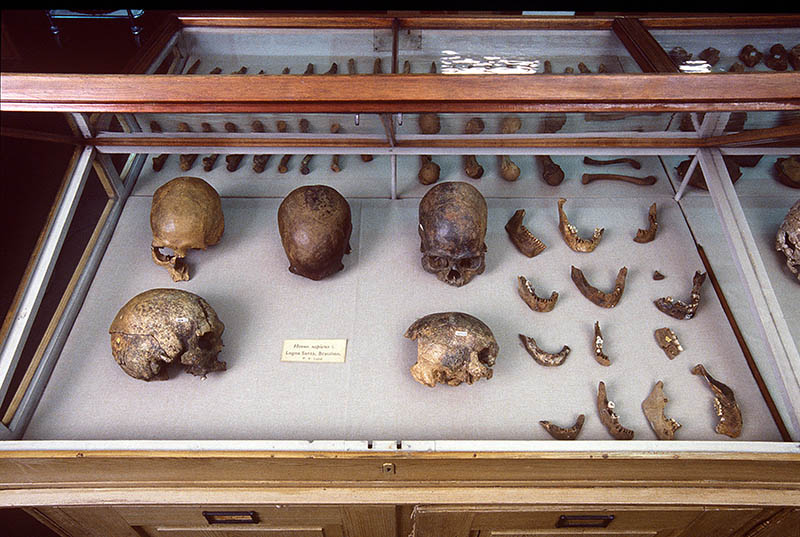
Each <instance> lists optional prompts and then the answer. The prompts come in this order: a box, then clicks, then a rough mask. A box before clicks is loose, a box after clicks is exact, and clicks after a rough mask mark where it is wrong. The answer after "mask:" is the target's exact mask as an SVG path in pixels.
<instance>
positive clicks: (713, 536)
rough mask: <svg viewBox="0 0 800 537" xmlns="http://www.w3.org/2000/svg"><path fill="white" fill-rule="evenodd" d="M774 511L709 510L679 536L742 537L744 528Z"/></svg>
mask: <svg viewBox="0 0 800 537" xmlns="http://www.w3.org/2000/svg"><path fill="white" fill-rule="evenodd" d="M773 511H775V509H758V508H742V509H738V508H726V509H708V510H706V511H705V512H704V513H703V514H702V515H700V516H699V517H698V518H697V520H695V521H694V522H693V523H692V524H690V525H689V526H688V527H687V528H686V529H684V531H683V532H681V533H680V534H679V535H680V536H681V537H693V536H695V535H703V536H704V537H728V536H733V535H737V536H738V535H740V534H739V533H738V530H740V529H742V527H743V526H747V525H748V523H751V521H753V520H754V519H758V517H760V516H761V517H766V516H767V515H768V514H772V512H773ZM764 513H767V514H764ZM751 525H752V523H751Z"/></svg>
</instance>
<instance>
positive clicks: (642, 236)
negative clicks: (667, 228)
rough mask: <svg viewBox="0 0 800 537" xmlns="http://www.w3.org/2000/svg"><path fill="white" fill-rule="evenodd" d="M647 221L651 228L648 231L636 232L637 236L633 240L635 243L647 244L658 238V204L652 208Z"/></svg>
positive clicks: (640, 230) (639, 230)
mask: <svg viewBox="0 0 800 537" xmlns="http://www.w3.org/2000/svg"><path fill="white" fill-rule="evenodd" d="M647 220H648V222H649V226H648V227H647V229H638V230H636V236H635V237H634V238H633V240H634V241H635V242H639V243H646V242H650V241H652V240H653V239H655V238H656V231H657V230H658V222H657V221H656V204H655V203H654V204H652V205H651V206H650V210H649V211H648V213H647Z"/></svg>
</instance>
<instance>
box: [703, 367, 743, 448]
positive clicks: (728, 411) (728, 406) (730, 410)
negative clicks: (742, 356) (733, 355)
mask: <svg viewBox="0 0 800 537" xmlns="http://www.w3.org/2000/svg"><path fill="white" fill-rule="evenodd" d="M692 374H693V375H700V376H702V377H703V378H704V379H705V380H706V383H707V384H708V387H709V388H710V389H711V392H712V393H713V394H714V410H715V411H716V413H717V416H718V417H719V422H718V423H717V426H716V427H715V428H714V430H715V431H716V432H717V433H719V434H724V435H726V436H730V437H731V438H737V437H738V436H739V435H740V434H742V411H741V410H740V409H739V404H738V403H737V402H736V398H735V397H734V396H733V390H731V389H730V388H729V387H728V386H727V385H725V384H723V383H722V382H720V381H718V380H716V379H714V377H712V376H711V375H710V374H709V373H708V371H706V368H705V367H703V364H697V365H696V366H694V367H693V368H692Z"/></svg>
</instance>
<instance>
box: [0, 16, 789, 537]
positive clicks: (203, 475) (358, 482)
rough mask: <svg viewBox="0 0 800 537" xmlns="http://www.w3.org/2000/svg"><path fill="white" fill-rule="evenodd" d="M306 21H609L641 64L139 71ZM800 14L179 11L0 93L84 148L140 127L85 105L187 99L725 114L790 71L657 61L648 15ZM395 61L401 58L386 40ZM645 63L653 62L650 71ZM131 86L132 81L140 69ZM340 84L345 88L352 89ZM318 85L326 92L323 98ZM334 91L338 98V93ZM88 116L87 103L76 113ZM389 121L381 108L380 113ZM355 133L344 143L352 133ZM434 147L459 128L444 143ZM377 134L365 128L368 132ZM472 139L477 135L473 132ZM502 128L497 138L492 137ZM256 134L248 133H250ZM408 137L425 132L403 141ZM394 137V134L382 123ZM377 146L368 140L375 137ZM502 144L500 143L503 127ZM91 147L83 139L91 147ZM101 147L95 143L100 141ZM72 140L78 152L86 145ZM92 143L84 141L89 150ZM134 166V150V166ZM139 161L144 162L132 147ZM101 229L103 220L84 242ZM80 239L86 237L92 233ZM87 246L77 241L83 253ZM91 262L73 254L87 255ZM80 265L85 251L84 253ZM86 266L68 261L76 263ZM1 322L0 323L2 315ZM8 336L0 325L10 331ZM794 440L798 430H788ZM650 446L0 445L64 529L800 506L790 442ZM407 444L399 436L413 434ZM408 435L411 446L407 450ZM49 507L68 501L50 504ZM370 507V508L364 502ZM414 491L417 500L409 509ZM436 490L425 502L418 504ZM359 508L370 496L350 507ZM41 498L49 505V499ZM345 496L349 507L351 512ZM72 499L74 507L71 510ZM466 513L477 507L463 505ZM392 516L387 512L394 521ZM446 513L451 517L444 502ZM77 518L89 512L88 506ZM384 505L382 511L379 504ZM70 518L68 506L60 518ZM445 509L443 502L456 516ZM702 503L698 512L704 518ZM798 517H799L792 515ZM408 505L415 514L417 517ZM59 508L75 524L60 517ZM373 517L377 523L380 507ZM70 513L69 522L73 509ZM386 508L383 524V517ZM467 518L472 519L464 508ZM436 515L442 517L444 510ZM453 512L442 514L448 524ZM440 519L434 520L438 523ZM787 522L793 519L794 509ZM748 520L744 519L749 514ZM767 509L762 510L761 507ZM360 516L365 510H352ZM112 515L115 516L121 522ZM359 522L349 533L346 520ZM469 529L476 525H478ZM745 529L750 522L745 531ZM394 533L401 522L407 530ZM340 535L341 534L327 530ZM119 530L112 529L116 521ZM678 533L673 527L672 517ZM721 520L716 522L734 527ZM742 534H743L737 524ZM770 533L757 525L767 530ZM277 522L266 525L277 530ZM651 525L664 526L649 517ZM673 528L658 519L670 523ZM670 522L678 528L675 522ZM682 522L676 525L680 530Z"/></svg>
mask: <svg viewBox="0 0 800 537" xmlns="http://www.w3.org/2000/svg"><path fill="white" fill-rule="evenodd" d="M194 25H197V26H220V27H305V28H308V27H315V28H341V27H349V28H391V29H394V30H395V32H396V31H397V30H398V29H399V28H407V27H416V28H440V27H446V28H454V27H458V28H462V29H471V28H487V29H500V28H552V29H563V30H565V31H568V30H569V29H571V28H581V29H611V30H613V31H614V32H615V33H616V34H617V35H618V36H619V37H620V39H621V40H622V41H623V42H624V43H626V45H628V46H629V48H630V49H633V50H635V51H636V52H635V53H634V54H633V55H634V57H635V58H636V60H637V62H638V63H639V65H640V66H642V68H643V70H644V71H646V72H645V73H644V74H636V75H600V74H597V75H593V77H592V82H593V84H592V85H591V87H588V86H589V85H587V84H585V82H584V81H583V80H579V79H578V78H576V77H572V76H569V75H541V76H536V77H529V76H522V75H503V76H494V75H475V76H470V77H466V78H465V77H458V76H449V77H448V76H430V75H402V74H396V69H397V66H396V63H397V62H396V61H394V62H393V63H394V64H395V65H394V66H393V68H394V74H387V75H341V76H337V77H315V78H314V79H313V80H312V81H310V82H309V81H307V80H300V79H299V78H295V77H288V78H281V79H280V84H278V83H277V75H262V76H260V77H237V76H233V75H221V76H204V75H197V76H193V77H191V79H189V78H188V77H186V78H181V77H176V76H170V75H147V74H132V73H137V72H142V71H143V70H144V66H146V65H151V64H152V63H153V62H154V61H155V60H156V58H157V57H158V54H159V53H163V52H164V50H165V48H168V47H167V45H168V44H169V42H170V39H171V38H172V36H173V35H174V34H175V32H177V31H179V29H180V27H181V26H194ZM708 26H712V27H733V28H737V27H738V28H752V27H759V26H761V27H785V26H792V27H794V26H800V17H798V16H784V17H775V16H755V17H751V16H725V17H711V16H709V17H685V16H674V17H642V18H625V17H623V18H616V19H615V18H611V17H565V18H560V17H492V16H481V17H478V16H475V17H439V16H430V17H420V16H407V15H404V14H399V15H397V16H364V17H340V16H335V15H328V16H324V17H318V16H312V15H295V16H230V15H214V14H194V15H191V16H182V17H178V18H176V19H175V20H173V21H171V23H170V24H169V25H167V26H165V27H164V28H163V29H162V30H161V31H160V32H159V34H158V36H157V38H156V39H155V40H154V44H153V46H151V47H150V48H148V49H147V50H146V51H143V55H142V57H141V58H139V59H138V60H137V61H136V62H135V63H133V64H132V65H131V67H130V69H129V73H131V74H124V75H48V74H9V73H4V74H3V75H2V101H1V103H2V109H3V110H9V111H48V112H52V111H62V112H67V113H72V114H74V115H73V117H74V118H76V120H77V121H78V122H81V121H83V124H82V125H81V124H78V125H76V132H77V133H78V134H80V135H81V136H82V137H83V140H82V144H83V145H84V146H85V147H86V148H87V149H86V150H85V151H89V152H91V148H92V146H94V145H96V144H98V143H118V144H120V145H126V144H130V143H132V141H131V140H126V139H125V138H124V137H120V138H119V139H116V140H114V141H109V140H98V139H96V138H95V134H94V133H95V132H96V130H95V126H94V125H93V124H92V121H93V120H94V118H96V117H97V116H92V117H90V116H85V115H83V113H90V112H91V113H103V112H111V113H134V112H154V113H155V112H158V113H191V112H214V113H216V112H229V113H233V112H239V113H244V112H272V111H284V112H298V113H299V112H306V113H309V112H321V111H325V112H337V113H378V114H383V115H389V114H397V113H403V112H424V111H435V112H448V111H458V112H471V111H474V112H478V111H480V112H586V111H591V112H614V111H628V112H642V111H647V112H659V111H673V112H678V111H682V112H721V113H725V112H731V111H739V110H742V111H744V110H747V111H750V110H753V111H755V110H791V111H794V110H800V93H798V89H797V88H798V87H800V83H799V81H800V74H798V73H796V72H786V73H748V74H739V75H736V76H731V75H725V74H708V75H703V76H691V75H684V74H678V73H665V72H652V71H658V70H661V71H664V70H668V69H669V65H671V64H668V63H665V57H666V55H665V54H664V52H663V50H661V49H660V47H657V46H654V43H653V42H652V41H651V38H648V31H647V29H648V28H688V27H695V28H703V27H708ZM395 60H396V56H395ZM647 71H651V72H649V73H648V72H647ZM134 80H135V82H136V84H132V83H131V82H132V81H134ZM345 90H346V91H345ZM320 95H326V96H328V97H327V98H326V99H325V100H320V99H319V96H320ZM330 96H334V97H330ZM81 118H83V119H81ZM389 124H391V122H389ZM799 136H800V125H798V124H793V125H787V126H784V127H779V128H774V129H762V130H752V131H745V132H742V133H738V134H715V135H712V136H706V137H703V138H697V137H690V136H687V137H685V138H680V137H674V138H670V139H668V140H665V139H657V138H648V137H637V138H635V139H626V138H623V139H620V138H603V137H602V136H598V137H597V138H582V139H581V143H584V144H586V146H587V147H592V146H594V147H597V146H604V147H605V146H607V147H617V148H632V147H664V148H673V149H674V148H700V149H706V150H708V151H709V153H708V155H709V156H707V157H706V158H712V157H713V154H714V151H716V149H715V148H718V147H720V146H729V145H730V146H732V145H744V146H749V147H757V146H769V145H779V146H784V145H785V146H796V145H797V140H798V137H799ZM203 143H206V144H207V145H208V146H223V147H224V146H229V147H247V146H248V145H253V143H252V141H249V140H247V139H246V138H241V139H237V138H231V137H220V138H210V139H207V140H205V141H204V142H203ZM338 143H339V142H331V141H330V140H322V139H317V140H308V139H304V140H294V142H293V144H292V143H289V142H286V141H284V142H278V143H276V145H280V146H283V145H287V144H288V145H302V144H305V145H308V146H314V147H326V146H327V147H335V146H336V144H338ZM350 143H353V141H352V140H351V141H350ZM439 143H440V144H441V147H464V146H465V143H464V142H463V141H459V142H458V143H454V142H448V141H446V140H445V141H441V142H439ZM575 143H576V140H575V139H571V138H569V137H563V138H562V137H560V136H559V137H551V138H548V139H545V140H542V139H538V138H530V139H521V140H515V142H514V144H515V145H514V147H519V148H541V147H563V146H565V145H574V144H575ZM135 144H136V145H138V146H181V145H183V144H185V140H183V139H181V138H177V137H176V138H170V137H158V138H152V139H148V138H146V137H138V138H136V139H135ZM371 144H372V143H371V142H370V143H366V142H365V143H364V145H365V146H370V145H371ZM476 144H478V145H480V146H481V147H484V146H485V144H486V143H485V142H476ZM501 144H502V145H501ZM255 145H258V144H255ZM405 145H406V146H407V148H408V149H409V150H410V151H412V152H413V151H416V150H418V149H421V148H422V147H428V145H427V144H424V143H422V142H420V143H417V142H411V143H406V144H405ZM386 146H391V147H395V140H394V138H393V132H392V130H391V128H387V144H386ZM372 147H373V148H376V146H374V145H373V146H372ZM496 147H508V145H505V144H504V143H503V142H499V143H498V144H497V146H496ZM85 151H84V152H85ZM92 157H93V156H92ZM80 158H81V155H80V152H76V160H80ZM87 158H90V157H87ZM92 161H93V162H95V167H96V168H97V169H98V171H101V170H104V171H102V173H99V175H100V176H101V180H102V181H103V183H104V186H105V187H106V190H107V192H108V194H109V197H110V201H109V204H108V205H107V207H106V210H105V211H104V213H103V216H102V217H101V222H100V223H99V224H98V227H97V230H96V235H99V234H100V230H101V228H102V227H103V225H105V223H106V221H107V220H108V219H109V218H111V219H112V220H113V213H114V211H115V209H114V203H113V202H114V200H118V199H119V198H120V197H121V196H122V197H124V195H125V192H126V189H129V188H130V185H126V184H125V183H124V181H123V180H122V179H121V178H120V177H117V176H115V175H114V174H113V173H109V172H108V168H107V167H104V166H103V164H102V159H98V160H94V159H93V158H92ZM135 165H136V164H131V166H135ZM139 165H141V163H139ZM96 241H97V237H96V236H95V237H94V238H93V239H92V241H91V245H94V244H95V243H96ZM87 251H88V249H87ZM88 256H89V254H86V255H85V257H86V259H88ZM83 263H84V261H82V264H83ZM79 268H80V266H79ZM78 275H79V271H76V279H77V277H78ZM4 332H5V328H4ZM4 335H5V334H4ZM795 440H796V439H795ZM789 444H790V445H791V446H792V449H787V450H780V452H777V453H770V452H755V453H754V452H740V451H737V450H735V449H734V450H732V451H723V452H713V451H712V452H701V451H692V450H689V451H678V452H664V451H659V447H658V445H657V444H656V443H653V444H652V445H648V446H643V447H642V449H636V450H627V449H626V450H619V449H616V448H615V447H612V446H609V445H607V444H603V445H602V446H600V447H599V448H598V449H596V450H590V451H575V452H571V451H549V450H543V451H519V452H516V451H501V452H494V451H487V450H483V449H480V447H476V449H475V450H473V451H459V450H453V451H448V450H441V451H439V450H437V451H434V452H425V451H415V450H414V449H413V446H403V445H400V444H399V443H398V444H395V443H392V442H385V443H381V442H375V443H374V444H373V443H370V445H368V446H366V448H365V449H363V450H361V451H351V450H340V449H337V446H336V444H335V443H332V444H331V445H328V446H323V448H322V449H319V450H317V449H310V450H302V451H297V450H282V449H280V448H278V449H272V448H271V447H270V445H269V443H266V444H265V443H258V444H250V445H246V446H237V443H235V442H222V443H219V444H213V445H209V446H206V447H204V448H203V449H189V448H186V447H184V446H183V445H182V444H181V443H180V442H177V443H172V444H170V445H165V444H156V445H154V446H152V447H148V444H147V443H146V442H145V443H142V445H141V446H137V447H136V448H135V449H125V448H122V449H118V448H116V447H112V448H105V447H103V446H95V447H93V446H87V449H83V448H81V449H75V448H74V447H73V446H69V447H67V448H64V449H62V448H60V447H59V445H58V443H57V442H54V443H49V444H48V445H46V446H42V449H35V448H34V449H22V450H16V449H3V448H2V446H0V449H2V451H0V475H2V476H3V477H2V479H0V481H2V484H0V504H2V505H6V506H11V505H21V506H29V507H31V508H32V512H33V513H34V514H35V515H36V516H37V517H39V518H41V519H43V520H44V521H46V522H47V523H48V524H49V525H51V526H52V527H55V528H58V529H59V530H60V531H63V532H70V531H78V528H84V529H86V528H87V527H88V526H86V525H82V523H81V522H80V518H81V517H80V516H78V515H77V514H75V513H79V512H80V511H74V512H72V511H69V509H68V508H66V507H65V506H74V507H76V508H79V507H86V508H87V509H89V508H93V507H92V506H100V505H106V506H111V507H110V508H109V509H105V508H104V510H100V511H97V513H100V514H99V515H98V516H100V517H101V518H103V517H104V519H105V520H106V521H107V523H108V524H109V526H115V525H119V527H122V526H124V524H122V523H121V522H120V520H123V519H124V517H122V516H121V515H119V513H116V512H113V509H114V506H149V505H162V504H169V505H175V506H186V507H190V506H194V507H196V506H200V505H216V506H242V505H250V504H252V505H262V506H263V505H266V504H291V505H297V506H315V505H330V506H334V505H335V506H343V507H342V509H344V511H345V512H348V513H349V514H348V516H350V517H351V518H352V519H359V520H360V519H361V518H363V519H364V520H370V517H372V519H373V520H372V522H365V523H364V524H365V526H364V527H363V528H361V529H364V528H368V529H369V531H371V532H372V533H371V534H373V535H387V536H388V535H399V534H408V531H407V530H412V531H415V535H435V534H438V532H440V531H442V530H443V528H447V529H449V530H452V531H453V532H454V533H453V534H457V535H465V536H466V535H469V534H470V533H469V532H470V527H469V526H468V525H467V526H463V527H459V529H458V531H455V530H453V528H454V527H455V526H453V525H452V524H450V522H452V520H451V519H453V517H455V519H459V520H466V518H464V517H467V518H470V517H471V516H473V515H474V514H475V512H476V510H480V509H481V507H480V506H485V507H486V508H488V509H489V510H492V509H495V510H499V511H497V512H501V511H503V510H504V509H505V510H512V511H513V510H522V511H524V510H525V509H526V508H530V509H534V510H535V509H539V508H545V507H548V508H553V509H554V510H556V509H557V508H570V507H571V508H573V509H579V508H581V509H584V508H588V507H590V506H591V507H593V508H597V509H601V510H604V511H608V510H609V509H615V508H617V509H622V510H624V509H626V507H624V506H631V505H635V506H645V507H652V508H655V507H659V508H661V507H675V506H702V507H704V508H708V509H705V511H704V513H703V514H702V516H701V515H698V517H697V518H696V519H695V526H694V527H695V528H702V527H704V526H703V524H706V525H708V527H710V528H716V527H717V526H715V525H713V524H714V522H713V520H716V519H715V518H714V516H716V515H714V516H709V515H708V512H710V511H713V510H714V509H718V508H719V509H726V508H734V507H736V506H747V507H752V508H753V509H754V511H752V512H750V511H748V512H747V516H746V517H744V518H742V522H741V524H742V525H741V528H744V527H745V526H747V528H749V529H751V530H756V529H758V528H761V529H760V530H758V531H763V530H764V528H766V527H767V526H766V525H764V524H765V521H768V520H779V521H783V520H795V519H796V518H797V510H796V508H797V507H798V506H800V452H798V445H797V444H796V442H795V443H794V444H791V443H789ZM410 447H411V448H412V449H409V448H410ZM404 448H405V449H407V451H404ZM48 506H61V507H64V509H61V510H59V509H54V508H49V507H48ZM365 506H371V507H365ZM414 506H418V507H419V508H415V507H414ZM424 506H430V507H427V508H426V507H424ZM359 508H361V509H362V511H358V509H359ZM48 509H50V510H48ZM348 509H352V512H350V511H348ZM70 513H72V514H70ZM468 513H472V514H470V515H469V516H467V514H468ZM389 515H392V516H394V517H396V518H395V519H394V520H390V519H391V518H392V516H389ZM439 515H441V516H442V517H443V518H437V516H439ZM86 516H87V518H86V520H87V521H88V522H86V523H87V524H95V523H97V520H96V519H95V518H93V517H94V515H92V514H91V513H90V514H89V515H86ZM385 516H389V518H385ZM70 517H72V518H70ZM448 517H450V518H448ZM704 517H705V518H704ZM792 517H794V518H792ZM412 518H413V520H414V521H415V523H417V526H416V527H412V526H411V525H410V520H411V519H412ZM66 519H70V520H72V523H74V524H75V527H74V528H72V529H70V528H69V524H68V523H67V522H65V520H66ZM378 519H380V520H381V521H382V522H375V520H378ZM76 520H77V521H78V522H75V521H76ZM387 520H389V522H386V521H387ZM470 520H471V518H470ZM441 521H444V522H441ZM448 521H450V522H448ZM440 523H441V524H445V526H442V525H441V524H440ZM790 523H791V522H790ZM748 524H749V525H748ZM766 524H768V522H766ZM355 526H357V524H355ZM115 527H116V526H115ZM351 531H356V530H354V529H351ZM473 531H475V530H474V528H473ZM740 531H744V530H740ZM401 532H404V533H401ZM334 533H335V532H334ZM120 534H122V533H120ZM675 534H676V535H677V534H678V533H675ZM728 534H729V533H725V535H728ZM739 534H743V533H739ZM765 534H766V533H765ZM270 535H272V534H270ZM658 535H661V533H659V534H658ZM664 535H666V533H664ZM670 535H672V534H671V533H670ZM681 535H683V533H681Z"/></svg>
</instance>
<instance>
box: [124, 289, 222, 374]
mask: <svg viewBox="0 0 800 537" xmlns="http://www.w3.org/2000/svg"><path fill="white" fill-rule="evenodd" d="M224 330H225V325H224V324H222V321H220V320H219V317H217V313H216V312H215V311H214V308H212V307H211V306H210V305H209V304H208V302H206V301H205V300H204V299H203V298H201V297H199V296H197V295H195V294H194V293H190V292H188V291H183V290H180V289H150V290H149V291H145V292H143V293H140V294H138V295H136V296H135V297H133V298H132V299H130V300H129V301H128V302H127V303H126V304H125V305H124V306H122V308H120V310H119V312H118V313H117V315H116V317H114V320H113V322H112V323H111V327H110V328H109V329H108V331H109V334H111V353H112V354H113V356H114V360H116V362H117V364H119V366H120V367H121V368H122V370H123V371H125V372H126V373H127V374H128V375H130V376H131V377H133V378H136V379H141V380H166V379H167V378H168V375H167V370H166V367H165V366H166V364H169V363H172V362H176V361H177V362H180V363H181V364H182V365H183V366H184V367H185V368H186V372H187V373H191V374H193V375H202V376H204V377H205V375H206V374H207V373H210V372H212V371H224V370H225V368H226V364H225V362H220V361H219V360H217V355H218V354H219V352H220V351H221V350H222V332H223V331H224Z"/></svg>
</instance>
